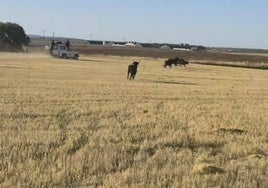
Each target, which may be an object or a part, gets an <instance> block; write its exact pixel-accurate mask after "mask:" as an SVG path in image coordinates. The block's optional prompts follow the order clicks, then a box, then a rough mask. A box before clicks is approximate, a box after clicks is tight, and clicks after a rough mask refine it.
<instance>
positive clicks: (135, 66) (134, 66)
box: [127, 61, 139, 80]
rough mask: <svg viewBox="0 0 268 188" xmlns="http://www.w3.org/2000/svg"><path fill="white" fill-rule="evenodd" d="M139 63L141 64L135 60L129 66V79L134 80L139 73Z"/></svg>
mask: <svg viewBox="0 0 268 188" xmlns="http://www.w3.org/2000/svg"><path fill="white" fill-rule="evenodd" d="M138 65H139V62H137V61H134V62H133V63H132V64H131V65H129V66H128V71H127V79H129V80H134V78H135V76H136V74H137V70H138Z"/></svg>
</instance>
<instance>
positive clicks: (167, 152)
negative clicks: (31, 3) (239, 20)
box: [0, 53, 268, 187]
mask: <svg viewBox="0 0 268 188" xmlns="http://www.w3.org/2000/svg"><path fill="white" fill-rule="evenodd" d="M132 60H140V61H141V64H140V66H139V68H138V74H137V76H136V80H135V81H128V80H127V79H126V76H127V75H126V70H127V65H128V64H130V63H131V62H132ZM162 64H163V59H153V58H143V57H140V58H134V57H120V56H103V55H92V56H82V57H81V60H79V61H73V60H62V59H53V58H51V57H48V56H46V55H43V54H19V53H0V187H267V186H268V178H267V177H268V129H267V125H268V115H267V114H268V82H267V81H268V74H267V70H256V69H245V68H233V67H220V66H210V65H198V64H190V65H189V66H188V67H186V68H184V67H178V68H176V69H164V68H163V67H162V66H161V65H162Z"/></svg>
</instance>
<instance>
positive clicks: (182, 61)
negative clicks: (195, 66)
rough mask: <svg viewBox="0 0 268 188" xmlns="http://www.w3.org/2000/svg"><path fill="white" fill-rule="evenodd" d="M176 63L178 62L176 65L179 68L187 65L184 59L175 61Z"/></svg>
mask: <svg viewBox="0 0 268 188" xmlns="http://www.w3.org/2000/svg"><path fill="white" fill-rule="evenodd" d="M177 62H178V64H179V65H180V66H182V65H184V66H186V65H188V64H189V62H188V61H186V60H184V59H179V61H177Z"/></svg>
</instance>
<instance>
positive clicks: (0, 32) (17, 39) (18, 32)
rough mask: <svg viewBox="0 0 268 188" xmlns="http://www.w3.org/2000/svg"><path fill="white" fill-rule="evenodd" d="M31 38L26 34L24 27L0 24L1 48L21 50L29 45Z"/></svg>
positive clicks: (13, 24) (14, 24) (8, 23)
mask: <svg viewBox="0 0 268 188" xmlns="http://www.w3.org/2000/svg"><path fill="white" fill-rule="evenodd" d="M29 43H30V38H29V37H28V36H27V35H26V34H25V31H24V29H23V27H21V26H20V25H18V24H16V23H10V22H7V23H2V22H0V48H1V47H2V48H8V49H13V50H19V49H21V48H22V45H26V46H27V45H28V44H29Z"/></svg>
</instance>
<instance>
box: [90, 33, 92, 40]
mask: <svg viewBox="0 0 268 188" xmlns="http://www.w3.org/2000/svg"><path fill="white" fill-rule="evenodd" d="M92 38H93V34H92V33H90V40H91V41H92Z"/></svg>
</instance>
